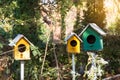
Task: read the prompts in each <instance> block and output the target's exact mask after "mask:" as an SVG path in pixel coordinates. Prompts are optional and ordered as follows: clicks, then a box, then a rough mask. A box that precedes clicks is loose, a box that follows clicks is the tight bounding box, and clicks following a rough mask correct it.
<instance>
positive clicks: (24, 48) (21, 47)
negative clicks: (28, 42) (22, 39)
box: [18, 44, 26, 52]
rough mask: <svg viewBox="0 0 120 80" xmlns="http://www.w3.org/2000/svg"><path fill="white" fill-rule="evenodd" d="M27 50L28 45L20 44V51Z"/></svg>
mask: <svg viewBox="0 0 120 80" xmlns="http://www.w3.org/2000/svg"><path fill="white" fill-rule="evenodd" d="M25 50H26V46H25V45H24V44H20V45H19V46H18V51H19V52H24V51H25Z"/></svg>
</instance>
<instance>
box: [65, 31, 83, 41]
mask: <svg viewBox="0 0 120 80" xmlns="http://www.w3.org/2000/svg"><path fill="white" fill-rule="evenodd" d="M72 36H76V38H77V39H78V40H80V41H81V42H82V40H81V39H80V38H79V36H78V35H77V34H75V33H73V32H72V33H71V34H70V35H68V36H67V37H66V38H65V41H68V40H69V39H70V38H71V37H72Z"/></svg>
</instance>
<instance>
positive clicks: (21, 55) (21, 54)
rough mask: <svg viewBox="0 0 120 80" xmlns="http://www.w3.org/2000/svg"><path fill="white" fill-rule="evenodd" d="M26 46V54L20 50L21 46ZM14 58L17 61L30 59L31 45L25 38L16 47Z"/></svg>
mask: <svg viewBox="0 0 120 80" xmlns="http://www.w3.org/2000/svg"><path fill="white" fill-rule="evenodd" d="M21 44H23V45H25V47H26V49H25V51H24V52H20V51H19V49H18V46H19V45H21ZM14 58H15V60H28V59H30V44H29V43H28V42H27V40H25V39H24V38H22V39H20V40H19V41H18V42H17V43H16V46H15V47H14Z"/></svg>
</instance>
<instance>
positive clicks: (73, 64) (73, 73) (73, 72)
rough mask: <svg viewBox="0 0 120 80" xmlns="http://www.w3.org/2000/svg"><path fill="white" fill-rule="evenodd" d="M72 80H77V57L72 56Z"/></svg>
mask: <svg viewBox="0 0 120 80" xmlns="http://www.w3.org/2000/svg"><path fill="white" fill-rule="evenodd" d="M72 76H73V77H72V80H75V55H74V54H72Z"/></svg>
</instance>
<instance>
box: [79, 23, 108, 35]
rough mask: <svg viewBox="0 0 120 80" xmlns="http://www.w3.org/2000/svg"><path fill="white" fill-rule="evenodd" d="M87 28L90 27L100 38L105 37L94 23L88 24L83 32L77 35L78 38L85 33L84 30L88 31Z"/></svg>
mask: <svg viewBox="0 0 120 80" xmlns="http://www.w3.org/2000/svg"><path fill="white" fill-rule="evenodd" d="M89 27H91V28H92V29H93V30H95V31H96V32H97V33H99V34H100V35H102V36H105V35H106V33H105V32H104V31H103V30H102V29H101V28H100V27H98V26H97V25H96V24H95V23H89V24H88V25H87V26H86V27H85V28H84V30H83V31H82V32H81V33H80V34H79V36H81V35H82V34H83V33H84V32H85V31H86V29H88V28H89Z"/></svg>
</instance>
